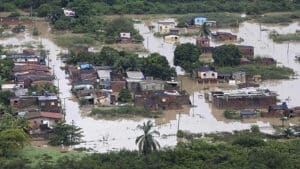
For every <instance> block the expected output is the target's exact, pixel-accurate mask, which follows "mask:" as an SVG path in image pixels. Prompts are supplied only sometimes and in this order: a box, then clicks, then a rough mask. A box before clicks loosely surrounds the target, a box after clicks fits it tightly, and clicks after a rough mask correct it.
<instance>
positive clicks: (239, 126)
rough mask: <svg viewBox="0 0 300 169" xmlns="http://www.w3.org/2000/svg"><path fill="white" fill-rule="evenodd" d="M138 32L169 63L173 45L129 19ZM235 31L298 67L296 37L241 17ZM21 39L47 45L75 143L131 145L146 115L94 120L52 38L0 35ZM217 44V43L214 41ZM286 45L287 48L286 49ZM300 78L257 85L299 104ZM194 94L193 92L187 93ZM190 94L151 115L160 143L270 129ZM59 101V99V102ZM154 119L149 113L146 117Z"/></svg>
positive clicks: (106, 147) (109, 147)
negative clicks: (174, 108)
mask: <svg viewBox="0 0 300 169" xmlns="http://www.w3.org/2000/svg"><path fill="white" fill-rule="evenodd" d="M135 26H136V28H137V29H138V30H139V31H140V32H141V34H142V35H143V37H144V39H145V41H144V45H145V48H146V49H148V50H149V51H150V52H158V53H160V54H161V55H164V56H166V57H167V59H168V61H169V63H170V64H171V65H173V53H174V50H175V46H174V45H173V44H167V43H164V42H163V38H156V37H154V36H153V33H151V32H150V31H149V29H148V27H146V26H145V25H143V24H137V25H135ZM263 27H265V28H268V29H270V30H273V29H275V30H276V31H278V32H279V33H281V32H285V33H289V32H295V30H296V29H299V25H298V23H294V24H291V25H289V26H285V27H281V26H279V27H271V26H270V27H268V26H264V25H263ZM230 31H232V32H234V33H236V34H238V37H242V38H243V39H244V40H245V41H244V42H243V43H242V44H245V45H253V46H255V55H269V56H272V57H273V58H275V59H277V60H278V61H279V62H280V63H282V64H283V65H285V66H288V67H291V68H293V69H295V70H296V71H297V73H300V64H299V63H296V62H295V61H294V56H295V55H296V53H300V47H299V43H298V44H297V43H289V44H288V43H283V44H275V43H273V42H272V41H271V40H269V38H268V32H260V31H259V24H256V23H248V22H246V23H243V24H241V26H240V28H239V29H232V30H230ZM180 41H181V42H182V43H184V42H191V43H195V40H194V38H181V39H180ZM26 43H33V44H36V45H38V44H40V43H41V44H42V45H43V46H44V48H45V49H46V50H49V52H50V53H49V57H50V62H49V66H50V67H52V66H53V67H54V72H55V74H56V80H54V84H55V85H57V86H59V91H60V95H59V96H60V98H61V100H62V105H63V107H64V106H65V108H66V121H67V123H69V124H71V123H72V121H74V123H75V125H77V126H79V127H80V128H82V129H83V132H84V133H83V134H84V138H83V140H84V143H82V144H80V145H78V146H76V147H85V148H92V149H93V150H95V151H97V152H107V151H113V150H120V149H128V150H136V149H137V146H136V145H135V139H136V137H137V136H139V135H141V134H142V131H138V130H137V129H136V126H137V125H139V124H142V123H143V122H145V121H147V120H149V119H142V120H124V119H120V120H95V119H93V118H90V117H83V116H81V112H80V108H79V104H78V103H77V102H76V101H75V100H74V99H72V98H73V96H72V94H71V92H70V90H71V85H70V84H69V83H70V82H69V80H68V76H67V75H66V74H65V72H64V70H63V69H61V67H63V66H64V63H62V61H61V60H60V59H59V58H58V55H59V53H60V52H61V51H62V49H61V48H60V47H58V46H57V45H56V44H54V42H53V41H51V40H49V39H47V38H33V37H32V36H31V35H30V34H29V33H25V35H24V36H20V37H19V38H8V39H0V44H2V45H3V46H7V45H22V44H26ZM214 45H217V44H214ZM288 48H289V51H287V49H288ZM177 70H178V72H179V74H181V73H183V72H181V71H180V69H177ZM299 85H300V80H299V79H296V80H288V81H279V82H276V83H275V82H273V83H269V82H266V83H264V85H263V86H265V87H268V88H270V89H271V90H274V91H276V92H277V93H278V94H279V97H280V99H286V98H288V97H289V98H291V99H290V102H289V103H290V104H291V105H299V106H300V95H299V94H298V93H299V92H297V91H299V89H297V87H299ZM192 97H194V98H192ZM191 100H194V104H195V105H196V107H193V108H191V109H190V110H187V112H180V111H178V113H177V114H176V115H173V116H172V115H170V116H167V117H165V118H161V119H157V123H159V125H157V126H156V127H155V129H157V130H158V131H159V132H160V134H161V135H160V137H159V138H157V140H158V141H159V143H160V145H161V146H162V147H166V146H174V145H176V143H177V138H176V133H177V130H178V129H180V130H184V131H189V132H193V133H209V132H222V131H228V132H231V131H233V130H243V129H249V128H250V126H251V125H253V124H257V125H259V126H260V127H261V130H262V131H263V132H267V133H272V132H273V129H272V128H271V127H270V124H269V123H264V122H257V123H241V122H231V123H225V122H222V121H218V120H217V119H216V118H215V117H214V116H213V115H212V113H211V108H210V107H209V105H208V104H207V103H205V101H204V97H203V96H202V94H201V93H198V92H196V93H195V94H194V95H192V96H191ZM64 103H65V104H64ZM151 120H153V121H155V120H154V119H151Z"/></svg>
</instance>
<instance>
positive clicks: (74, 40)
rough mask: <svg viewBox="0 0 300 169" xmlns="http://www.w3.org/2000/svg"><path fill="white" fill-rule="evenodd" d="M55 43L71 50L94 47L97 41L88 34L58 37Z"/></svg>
mask: <svg viewBox="0 0 300 169" xmlns="http://www.w3.org/2000/svg"><path fill="white" fill-rule="evenodd" d="M54 40H55V43H56V44H57V45H58V46H61V47H65V48H71V47H76V46H93V45H95V44H96V40H95V39H94V38H93V37H92V36H89V35H87V34H84V35H79V34H71V35H65V36H64V35H56V36H55V38H54Z"/></svg>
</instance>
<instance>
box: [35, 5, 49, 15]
mask: <svg viewBox="0 0 300 169" xmlns="http://www.w3.org/2000/svg"><path fill="white" fill-rule="evenodd" d="M50 11H51V6H50V5H48V4H42V5H41V6H40V7H39V8H38V9H37V15H38V17H46V16H48V14H49V13H50Z"/></svg>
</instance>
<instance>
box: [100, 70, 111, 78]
mask: <svg viewBox="0 0 300 169" xmlns="http://www.w3.org/2000/svg"><path fill="white" fill-rule="evenodd" d="M110 72H111V70H97V74H98V77H99V78H110Z"/></svg>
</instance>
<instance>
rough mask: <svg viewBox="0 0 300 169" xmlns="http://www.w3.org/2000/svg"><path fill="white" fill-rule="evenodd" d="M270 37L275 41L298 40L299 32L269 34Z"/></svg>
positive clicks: (299, 39)
mask: <svg viewBox="0 0 300 169" xmlns="http://www.w3.org/2000/svg"><path fill="white" fill-rule="evenodd" d="M270 38H271V39H273V40H274V41H275V42H285V41H289V42H290V41H295V42H299V41H300V33H289V34H270Z"/></svg>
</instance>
